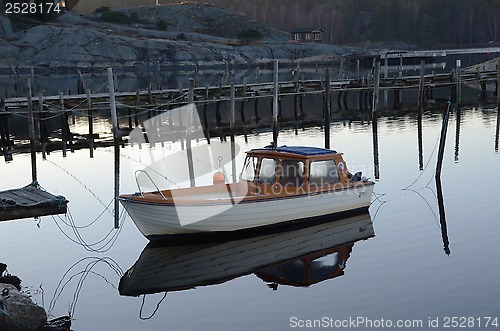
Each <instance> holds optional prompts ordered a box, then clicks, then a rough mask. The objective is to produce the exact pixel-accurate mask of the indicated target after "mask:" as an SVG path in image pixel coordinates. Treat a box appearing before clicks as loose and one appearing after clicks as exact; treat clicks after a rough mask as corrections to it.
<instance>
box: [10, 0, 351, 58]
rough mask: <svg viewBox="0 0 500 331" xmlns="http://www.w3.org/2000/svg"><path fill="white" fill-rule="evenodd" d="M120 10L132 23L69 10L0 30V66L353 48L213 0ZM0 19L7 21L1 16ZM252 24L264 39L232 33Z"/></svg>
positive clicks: (319, 53) (299, 54) (315, 54)
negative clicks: (302, 40)
mask: <svg viewBox="0 0 500 331" xmlns="http://www.w3.org/2000/svg"><path fill="white" fill-rule="evenodd" d="M117 12H118V13H121V14H123V15H126V16H127V17H131V16H134V17H135V20H134V23H128V24H112V23H105V22H103V21H102V18H101V16H100V14H91V15H85V16H82V15H79V14H76V13H72V12H68V13H66V14H64V15H62V16H60V17H59V18H57V19H56V20H54V21H51V22H48V23H44V24H38V25H32V26H29V27H28V26H27V27H25V29H24V30H20V31H19V29H18V31H17V32H14V33H10V34H8V33H7V32H6V29H0V59H1V60H0V66H10V65H14V66H16V65H17V66H23V65H28V66H31V65H35V66H49V67H74V66H81V67H85V66H108V65H135V64H148V63H154V62H160V63H162V64H164V65H169V64H172V65H210V64H253V63H259V62H266V61H270V60H272V59H275V58H278V59H281V60H289V61H300V60H301V59H302V60H304V59H306V60H307V59H318V58H322V59H323V60H329V59H335V58H337V57H338V56H339V55H343V54H346V53H352V52H356V51H357V50H356V49H351V48H346V47H338V46H334V45H326V44H314V43H308V44H295V43H289V42H288V38H289V35H288V33H286V32H283V31H278V30H276V29H273V28H271V27H269V26H266V25H264V24H262V23H259V22H256V21H254V20H252V19H250V18H248V17H246V16H243V15H239V14H235V13H232V12H230V11H228V10H225V9H222V8H218V7H214V6H212V5H201V4H179V5H165V6H150V7H140V8H127V9H121V10H119V11H117ZM160 21H161V22H163V24H164V26H163V27H162V29H161V30H159V29H158V28H157V24H158V22H160ZM0 23H2V26H3V25H7V24H6V22H5V17H3V18H2V22H0ZM249 29H254V30H257V31H259V32H260V34H261V38H260V39H259V40H253V41H248V40H246V41H245V40H240V39H238V38H237V35H238V32H240V31H245V30H249Z"/></svg>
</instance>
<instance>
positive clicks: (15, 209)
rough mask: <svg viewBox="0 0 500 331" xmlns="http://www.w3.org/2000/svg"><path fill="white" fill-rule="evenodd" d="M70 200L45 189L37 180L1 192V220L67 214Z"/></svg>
mask: <svg viewBox="0 0 500 331" xmlns="http://www.w3.org/2000/svg"><path fill="white" fill-rule="evenodd" d="M67 203H68V200H66V198H64V197H63V196H55V195H53V194H51V193H49V192H46V191H44V190H43V189H42V188H41V187H40V186H39V185H38V184H37V183H36V182H35V183H31V184H29V185H27V186H24V187H22V188H18V189H11V190H7V191H2V192H0V221H7V220H14V219H21V218H30V217H38V216H46V215H55V214H65V213H66V211H67Z"/></svg>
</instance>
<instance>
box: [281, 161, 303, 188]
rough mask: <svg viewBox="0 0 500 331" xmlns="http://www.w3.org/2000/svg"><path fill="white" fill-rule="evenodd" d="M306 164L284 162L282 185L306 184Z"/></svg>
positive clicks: (282, 166)
mask: <svg viewBox="0 0 500 331" xmlns="http://www.w3.org/2000/svg"><path fill="white" fill-rule="evenodd" d="M304 177H305V173H304V162H303V161H296V160H284V161H283V162H282V164H281V176H280V183H281V185H289V186H301V185H302V184H304Z"/></svg>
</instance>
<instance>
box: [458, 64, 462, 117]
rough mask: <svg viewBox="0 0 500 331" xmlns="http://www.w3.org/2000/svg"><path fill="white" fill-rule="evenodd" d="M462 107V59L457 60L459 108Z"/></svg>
mask: <svg viewBox="0 0 500 331" xmlns="http://www.w3.org/2000/svg"><path fill="white" fill-rule="evenodd" d="M461 107H462V61H461V60H457V109H460V108H461Z"/></svg>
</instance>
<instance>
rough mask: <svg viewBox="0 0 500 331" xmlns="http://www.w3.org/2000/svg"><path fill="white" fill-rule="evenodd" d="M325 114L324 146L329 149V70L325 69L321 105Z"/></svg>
mask: <svg viewBox="0 0 500 331" xmlns="http://www.w3.org/2000/svg"><path fill="white" fill-rule="evenodd" d="M323 111H324V115H325V148H328V149H330V70H329V69H328V68H326V70H325V104H324V106H323Z"/></svg>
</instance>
